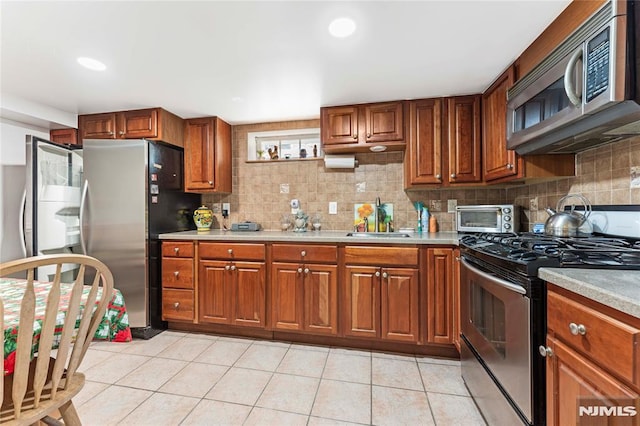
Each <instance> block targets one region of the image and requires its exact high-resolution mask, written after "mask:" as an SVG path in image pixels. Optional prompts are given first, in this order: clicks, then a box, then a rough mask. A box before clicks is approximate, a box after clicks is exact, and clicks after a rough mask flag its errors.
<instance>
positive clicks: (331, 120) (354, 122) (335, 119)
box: [320, 106, 358, 145]
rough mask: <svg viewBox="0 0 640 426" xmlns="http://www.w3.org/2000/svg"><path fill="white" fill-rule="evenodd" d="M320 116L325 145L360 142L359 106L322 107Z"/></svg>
mask: <svg viewBox="0 0 640 426" xmlns="http://www.w3.org/2000/svg"><path fill="white" fill-rule="evenodd" d="M320 116H321V117H320V119H321V126H320V134H321V138H322V144H323V145H341V144H355V143H358V107H356V106H344V107H329V108H321V109H320Z"/></svg>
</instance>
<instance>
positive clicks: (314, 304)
mask: <svg viewBox="0 0 640 426" xmlns="http://www.w3.org/2000/svg"><path fill="white" fill-rule="evenodd" d="M307 270H308V272H307ZM303 272H304V313H305V315H304V328H305V331H309V332H312V333H320V334H332V335H336V334H338V267H337V266H336V265H308V266H305V268H304V269H303Z"/></svg>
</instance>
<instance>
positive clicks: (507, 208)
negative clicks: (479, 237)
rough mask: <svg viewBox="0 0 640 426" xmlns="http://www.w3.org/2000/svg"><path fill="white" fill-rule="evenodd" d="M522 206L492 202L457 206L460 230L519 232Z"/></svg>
mask: <svg viewBox="0 0 640 426" xmlns="http://www.w3.org/2000/svg"><path fill="white" fill-rule="evenodd" d="M519 228H520V207H519V206H514V205H513V204H500V205H498V204H492V205H475V206H458V207H456V229H457V231H458V232H518V230H519Z"/></svg>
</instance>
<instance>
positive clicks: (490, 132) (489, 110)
mask: <svg viewBox="0 0 640 426" xmlns="http://www.w3.org/2000/svg"><path fill="white" fill-rule="evenodd" d="M514 74H515V73H514V70H513V67H509V69H507V70H506V71H505V72H504V73H503V74H502V75H501V76H500V77H499V78H498V79H497V80H496V81H495V82H494V83H493V85H491V87H490V88H489V89H487V91H486V92H485V93H484V94H483V95H482V150H483V152H482V165H483V167H482V170H483V173H484V180H485V181H486V182H489V181H492V180H495V179H501V178H505V177H508V176H516V175H517V174H518V171H519V170H518V169H519V167H518V161H517V154H516V152H515V151H513V150H508V149H507V90H508V89H509V87H511V86H512V85H513V82H514Z"/></svg>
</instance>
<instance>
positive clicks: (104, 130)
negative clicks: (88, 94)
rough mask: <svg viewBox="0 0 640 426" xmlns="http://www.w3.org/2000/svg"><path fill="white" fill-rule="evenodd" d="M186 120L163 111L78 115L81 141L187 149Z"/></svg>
mask: <svg viewBox="0 0 640 426" xmlns="http://www.w3.org/2000/svg"><path fill="white" fill-rule="evenodd" d="M183 126H184V124H183V120H182V119H181V118H180V117H178V116H177V115H175V114H172V113H170V112H169V111H166V110H164V109H162V108H148V109H139V110H130V111H118V112H109V113H103V114H87V115H80V116H78V129H79V133H80V138H81V139H141V138H145V139H150V140H159V141H163V142H166V143H170V144H172V145H176V146H180V147H182V146H184V136H183Z"/></svg>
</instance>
